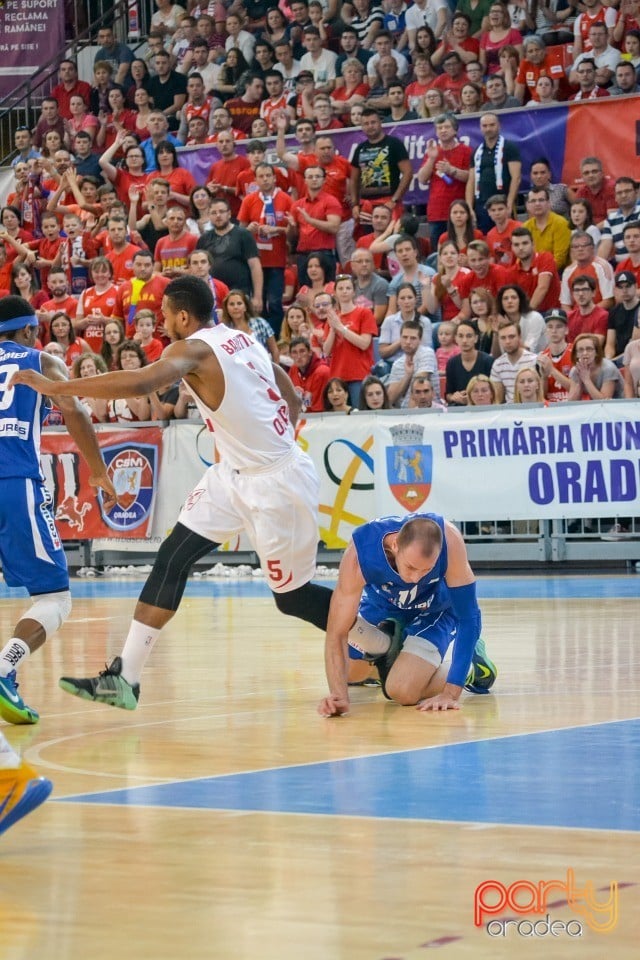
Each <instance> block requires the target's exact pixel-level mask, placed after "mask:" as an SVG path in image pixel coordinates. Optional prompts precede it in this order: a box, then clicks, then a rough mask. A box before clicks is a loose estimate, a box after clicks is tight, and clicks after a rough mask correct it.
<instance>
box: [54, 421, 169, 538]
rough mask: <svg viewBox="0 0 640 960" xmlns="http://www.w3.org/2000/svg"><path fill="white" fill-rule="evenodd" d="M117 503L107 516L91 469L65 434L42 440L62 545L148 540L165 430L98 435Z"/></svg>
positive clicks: (115, 430)
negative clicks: (100, 539) (105, 539)
mask: <svg viewBox="0 0 640 960" xmlns="http://www.w3.org/2000/svg"><path fill="white" fill-rule="evenodd" d="M97 435H98V440H99V443H100V449H101V450H102V455H103V457H104V460H105V463H106V465H107V472H108V474H109V476H110V477H111V480H112V482H113V485H114V487H115V490H116V495H117V502H116V504H115V506H113V507H112V508H111V510H109V512H108V513H107V512H106V510H105V509H104V504H103V501H102V496H101V494H100V493H98V492H97V491H96V490H95V488H94V487H92V486H91V485H90V483H89V475H90V474H89V468H88V466H87V464H86V463H85V461H84V459H83V458H82V456H81V455H80V452H79V451H78V448H77V447H76V445H75V444H74V442H73V440H72V439H71V437H70V436H69V434H68V433H66V432H47V431H45V432H44V433H43V435H42V456H41V465H42V470H43V473H44V478H45V482H46V485H47V487H48V489H49V490H50V491H51V494H52V496H53V501H54V513H55V518H56V524H57V527H58V531H59V533H60V536H61V538H62V539H63V540H94V539H95V538H97V537H117V538H119V539H121V538H127V539H128V538H131V537H146V536H147V534H148V532H150V530H151V521H152V518H153V508H154V506H155V501H156V492H157V486H158V477H159V475H160V457H161V451H162V430H161V429H160V428H159V427H141V428H140V429H139V430H122V429H120V428H117V427H115V428H109V427H107V428H103V429H99V430H98V431H97Z"/></svg>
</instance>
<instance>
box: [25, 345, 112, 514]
mask: <svg viewBox="0 0 640 960" xmlns="http://www.w3.org/2000/svg"><path fill="white" fill-rule="evenodd" d="M41 364H42V369H43V371H44V372H45V374H46V376H47V378H48V381H47V382H52V383H59V382H60V381H62V382H63V383H64V382H65V381H66V380H67V379H68V376H69V375H68V373H67V368H66V367H65V365H64V363H63V362H62V360H59V359H58V357H53V356H51V354H48V353H43V354H42V357H41ZM58 406H59V407H60V410H61V412H62V415H63V417H64V422H65V426H66V428H67V430H68V431H69V433H70V434H71V436H72V438H73V440H74V441H75V444H76V446H77V447H78V450H79V451H80V453H81V454H82V456H83V457H84V459H85V460H86V461H87V464H88V466H89V470H90V471H91V476H90V477H89V483H90V484H91V485H92V486H93V487H100V489H101V490H103V491H104V506H105V509H106V510H107V511H108V510H110V509H111V507H112V506H113V505H114V504H115V502H116V492H115V490H114V487H113V483H112V482H111V478H110V477H109V476H108V474H107V468H106V466H105V463H104V460H103V459H102V453H101V452H100V447H99V445H98V439H97V437H96V434H95V431H94V429H93V425H92V423H91V420H90V418H89V415H88V413H87V411H86V410H85V409H84V407H83V406H82V404H81V403H79V402H78V401H77V400H76V399H75V398H74V397H60V398H59V401H58Z"/></svg>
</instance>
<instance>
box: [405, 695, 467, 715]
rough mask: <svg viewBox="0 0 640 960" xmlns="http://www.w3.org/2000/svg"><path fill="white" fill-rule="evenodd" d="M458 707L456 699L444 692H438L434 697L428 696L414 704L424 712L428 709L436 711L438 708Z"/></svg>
mask: <svg viewBox="0 0 640 960" xmlns="http://www.w3.org/2000/svg"><path fill="white" fill-rule="evenodd" d="M459 709H460V704H459V703H458V701H457V700H454V698H453V697H450V696H449V695H448V694H446V693H439V694H438V695H437V696H436V697H428V698H427V699H426V700H421V701H420V702H419V703H418V705H417V706H416V710H422V711H423V712H424V713H427V712H428V711H429V710H432V711H433V712H434V713H436V712H438V711H440V710H459Z"/></svg>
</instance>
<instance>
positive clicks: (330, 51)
mask: <svg viewBox="0 0 640 960" xmlns="http://www.w3.org/2000/svg"><path fill="white" fill-rule="evenodd" d="M156 5H157V12H156V13H155V14H154V16H153V19H152V29H151V32H150V34H149V37H148V39H147V41H146V43H145V44H144V45H143V46H142V47H140V48H139V49H137V50H136V51H135V52H134V51H133V50H132V48H131V47H130V46H129V45H127V44H126V43H122V42H119V41H118V40H117V39H116V37H115V35H114V32H113V29H112V28H110V27H103V28H101V29H100V31H99V34H98V36H97V38H96V42H97V46H98V50H97V52H96V54H95V59H94V64H93V77H92V82H87V81H83V80H80V79H79V78H78V72H77V68H76V64H75V63H73V62H72V61H70V60H63V61H62V62H61V63H60V67H59V83H58V84H57V85H56V87H55V88H54V89H53V91H52V94H51V96H50V97H47V98H45V99H44V101H43V103H42V107H41V115H40V117H39V119H38V121H37V123H36V125H35V127H34V129H33V130H30V129H27V128H20V129H19V130H18V131H17V132H16V134H15V150H16V154H15V157H14V160H13V170H14V174H15V185H14V189H13V190H12V192H11V194H10V196H9V197H8V199H7V203H6V205H5V206H4V207H3V208H2V210H1V211H0V292H5V293H6V292H7V291H9V290H11V292H14V293H19V294H20V295H22V296H24V297H25V298H26V299H27V300H29V302H30V303H31V304H32V306H33V307H34V309H35V310H36V311H37V315H38V318H39V321H40V330H39V335H40V344H41V346H42V348H43V349H45V350H47V351H48V352H50V353H54V354H56V355H57V356H59V357H60V358H61V359H63V360H64V362H65V363H66V364H67V366H68V368H69V370H70V373H71V375H72V376H79V377H82V376H87V375H94V374H95V373H101V372H104V371H106V370H113V369H120V368H122V369H132V368H133V369H134V368H136V367H139V366H143V365H145V364H146V363H148V362H153V361H154V360H155V359H157V358H158V357H159V356H160V355H161V353H162V350H163V347H164V346H165V345H166V343H167V342H168V341H167V339H166V334H165V330H164V326H163V316H162V296H163V291H164V288H165V287H166V285H167V284H168V283H169V281H170V280H171V279H172V278H173V277H176V276H180V275H181V274H182V273H185V272H189V273H192V274H194V275H196V276H199V277H201V278H202V279H204V280H205V281H206V282H208V283H209V284H210V286H211V289H212V291H213V293H214V300H215V313H216V319H217V320H218V321H221V322H224V323H227V324H229V325H231V326H234V327H238V328H241V329H243V330H247V331H250V332H251V333H252V334H253V335H254V336H255V337H256V339H257V340H258V341H259V342H260V343H261V344H263V346H264V347H265V350H267V351H268V352H269V354H270V355H271V357H272V359H273V360H274V362H280V363H281V364H282V365H283V366H284V367H285V368H286V369H287V370H288V371H289V372H290V375H291V377H292V380H293V382H294V385H295V387H296V389H297V391H298V392H299V394H300V396H301V399H302V401H303V405H304V408H305V409H306V410H308V411H310V412H317V411H322V410H328V411H335V412H340V413H350V412H352V411H356V410H377V409H388V408H390V407H409V408H411V407H420V408H423V407H429V406H436V405H445V404H448V405H454V406H464V405H484V404H486V403H502V402H507V403H540V402H546V403H557V402H561V401H564V400H592V399H599V400H600V399H609V398H613V397H621V396H624V397H628V398H632V397H636V396H638V382H639V380H640V350H638V349H636V346H637V345H638V343H640V325H639V321H638V310H639V306H640V293H639V287H638V285H639V284H640V198H639V193H638V183H637V182H636V179H635V176H634V174H635V171H634V169H633V168H630V166H629V164H630V163H632V161H629V160H628V159H626V158H625V157H624V155H621V156H620V161H619V162H620V167H619V168H618V169H615V170H605V169H603V164H602V162H601V160H600V159H599V158H598V156H597V151H596V150H593V151H592V154H593V155H585V156H584V157H583V159H582V162H581V165H580V176H579V177H578V178H577V179H576V181H575V182H574V183H571V184H562V183H553V182H552V172H551V166H550V164H549V162H548V160H547V159H546V158H545V157H544V156H540V157H539V158H538V159H537V160H536V161H535V162H534V163H533V164H531V166H530V169H529V170H527V171H523V169H522V159H521V155H520V150H519V147H518V144H517V143H515V142H512V141H510V140H509V139H508V138H505V137H504V136H503V134H502V132H501V123H500V111H501V110H505V109H534V108H538V107H540V106H544V105H545V104H549V103H554V102H558V101H562V100H572V101H574V102H577V103H580V102H584V101H587V100H593V99H601V98H606V97H617V98H620V118H619V122H620V123H621V124H623V123H626V122H633V121H632V120H631V119H630V120H627V117H626V114H625V109H624V106H623V103H624V98H626V97H632V98H633V97H634V96H635V95H637V94H638V93H640V87H639V86H638V71H640V0H620V2H619V5H618V4H608V5H604V4H602V3H601V2H600V0H581V2H580V3H569V2H568V0H549V2H543V0H538V2H537V3H536V2H533V3H532V2H529V0H518V2H514V3H509V4H504V3H501V2H490V0H489V2H487V0H475V4H474V2H473V0H459V2H458V4H457V7H456V8H455V9H452V7H451V6H450V5H449V4H448V3H447V2H446V0H414V2H413V3H410V4H407V3H405V2H403V0H382V3H380V4H378V3H376V2H375V0H352V2H347V0H310V2H308V0H289V2H286V0H281V2H280V3H278V2H277V0H231V2H228V0H227V2H223V0H211V2H209V3H205V2H204V0H190V2H189V3H188V5H187V9H184V8H183V7H181V6H179V5H176V4H172V3H171V2H170V0H157V4H156ZM631 102H632V103H636V104H637V103H638V102H640V101H638V100H632V101H631ZM467 114H476V115H478V124H479V130H480V133H481V136H482V140H481V143H480V145H479V146H478V148H477V149H476V150H475V151H473V150H472V149H471V148H470V147H469V146H467V145H466V144H465V143H463V142H461V140H460V139H459V138H458V116H459V115H467ZM420 118H429V119H430V120H432V121H433V124H432V125H430V127H429V130H430V132H431V136H430V137H429V138H428V143H427V148H426V154H425V157H424V162H423V164H422V167H421V169H420V170H419V172H418V181H419V182H420V183H421V184H422V185H424V186H425V187H426V186H428V188H429V189H428V194H426V198H427V199H426V204H425V206H424V208H418V209H417V210H415V209H414V210H413V211H409V210H408V209H407V208H406V205H405V203H404V202H403V198H404V197H405V195H406V193H407V190H408V189H409V186H410V184H411V181H412V178H413V174H414V171H413V169H412V164H411V161H410V159H409V155H408V153H407V150H406V148H405V145H404V143H403V141H402V140H401V139H400V138H399V137H397V136H393V135H390V134H389V133H387V131H386V128H385V126H384V123H385V122H386V121H393V122H396V123H397V122H401V121H403V120H414V121H416V120H419V119H420ZM345 126H352V127H354V128H356V129H357V130H358V131H359V133H360V140H359V143H358V145H357V147H356V149H355V152H354V153H353V155H352V157H351V158H350V159H347V158H345V157H343V156H341V155H340V154H339V153H338V151H337V150H336V148H335V144H334V141H333V139H332V136H331V131H333V130H339V129H340V128H343V127H345ZM291 135H293V139H291ZM612 136H615V129H614V130H613V131H612ZM203 144H209V145H212V146H213V147H215V151H216V157H217V159H215V160H214V162H213V163H212V164H211V166H210V169H209V170H208V173H207V174H206V176H205V177H204V178H201V179H200V181H197V180H196V179H194V176H193V175H192V173H191V172H189V170H188V169H186V167H185V166H183V165H182V162H181V155H180V153H179V152H178V151H177V149H176V148H178V147H180V146H183V145H195V146H197V145H203ZM239 144H242V147H241V149H238V146H239ZM586 152H587V151H585V153H586ZM523 174H526V177H524V178H523ZM523 180H526V181H528V182H529V183H530V188H529V190H528V191H527V192H526V193H525V194H524V196H523V195H522V193H521V186H522V183H523ZM519 202H520V204H522V203H523V204H524V209H525V210H526V214H524V215H522V213H521V212H520V213H519V212H518V211H521V210H522V206H520V207H519V205H518V204H519ZM416 213H417V216H416V215H415V214H416ZM425 230H426V234H427V235H426V236H423V234H424V233H425ZM429 254H431V257H430V258H429ZM428 258H429V263H428V264H427V262H426V261H427V259H428ZM487 397H488V398H489V399H487ZM87 405H88V408H89V409H90V412H91V415H92V417H93V419H94V420H95V421H107V420H108V421H112V422H131V421H136V420H137V421H141V420H142V421H144V420H149V419H158V418H160V419H169V418H172V417H189V416H195V415H197V411H196V410H195V408H194V406H193V404H192V402H191V401H190V397H189V394H188V392H187V391H185V390H184V388H183V387H181V386H180V385H178V384H176V385H174V386H173V387H171V388H170V389H168V390H167V391H165V392H164V393H162V394H160V395H158V394H156V395H154V396H151V397H138V398H128V399H126V400H122V401H116V402H114V403H110V404H101V403H100V402H97V401H89V400H87ZM55 418H56V412H55V411H52V415H51V422H55Z"/></svg>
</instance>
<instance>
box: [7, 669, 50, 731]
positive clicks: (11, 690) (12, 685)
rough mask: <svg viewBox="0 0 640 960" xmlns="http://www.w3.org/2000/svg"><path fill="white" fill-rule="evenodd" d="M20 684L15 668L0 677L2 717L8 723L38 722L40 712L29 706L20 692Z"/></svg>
mask: <svg viewBox="0 0 640 960" xmlns="http://www.w3.org/2000/svg"><path fill="white" fill-rule="evenodd" d="M18 686H19V684H18V682H17V681H16V672H15V670H12V671H11V673H8V674H7V676H6V677H0V717H2V719H3V720H6V721H7V723H37V722H38V720H39V719H40V715H39V713H38V712H37V711H36V710H34V709H33V708H32V707H28V706H27V704H26V703H25V702H24V700H23V699H22V697H21V696H20V694H19V693H18Z"/></svg>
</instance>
